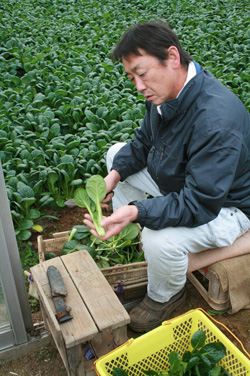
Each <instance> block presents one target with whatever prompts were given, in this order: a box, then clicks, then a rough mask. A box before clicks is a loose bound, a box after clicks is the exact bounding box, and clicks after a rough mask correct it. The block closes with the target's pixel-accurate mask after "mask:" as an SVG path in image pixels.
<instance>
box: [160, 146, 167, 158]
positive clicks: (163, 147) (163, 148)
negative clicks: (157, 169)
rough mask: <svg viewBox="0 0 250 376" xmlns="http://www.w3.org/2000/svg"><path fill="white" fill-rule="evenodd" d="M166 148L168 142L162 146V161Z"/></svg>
mask: <svg viewBox="0 0 250 376" xmlns="http://www.w3.org/2000/svg"><path fill="white" fill-rule="evenodd" d="M165 148H166V144H165V143H164V144H163V146H162V149H161V158H160V160H161V161H162V159H163V155H164V150H165Z"/></svg>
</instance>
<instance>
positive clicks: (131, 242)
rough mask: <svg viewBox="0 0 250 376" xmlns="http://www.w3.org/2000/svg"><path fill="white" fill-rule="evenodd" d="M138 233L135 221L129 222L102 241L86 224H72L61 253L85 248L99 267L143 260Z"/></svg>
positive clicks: (64, 253)
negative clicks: (119, 230)
mask: <svg viewBox="0 0 250 376" xmlns="http://www.w3.org/2000/svg"><path fill="white" fill-rule="evenodd" d="M139 233H140V229H139V227H138V226H137V225H136V224H135V223H129V224H128V225H127V226H126V227H125V228H124V229H123V230H122V231H121V232H120V233H119V234H118V235H115V236H113V237H112V238H110V239H108V240H106V241H102V240H99V239H97V238H95V237H94V236H93V235H92V234H91V232H90V228H89V227H88V226H83V225H78V226H74V227H73V228H72V229H71V231H70V232H69V239H68V241H67V242H66V243H65V244H64V246H63V249H62V254H63V255H66V254H69V253H73V252H77V251H79V250H82V249H86V250H87V251H88V252H89V254H90V255H91V256H92V257H93V259H94V260H95V262H96V264H97V265H98V266H99V267H100V268H108V267H110V266H113V265H117V264H129V263H133V262H140V261H144V253H143V251H140V250H139V243H140V242H139ZM56 256H57V255H56V254H54V253H51V252H50V253H47V254H46V255H45V257H46V259H49V258H53V257H56Z"/></svg>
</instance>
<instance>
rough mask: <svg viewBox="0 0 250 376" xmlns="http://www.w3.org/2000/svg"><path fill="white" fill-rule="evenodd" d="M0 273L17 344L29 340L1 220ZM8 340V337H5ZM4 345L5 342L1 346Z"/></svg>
mask: <svg viewBox="0 0 250 376" xmlns="http://www.w3.org/2000/svg"><path fill="white" fill-rule="evenodd" d="M0 252H1V253H0V261H1V262H0V274H1V280H2V289H3V293H4V299H5V303H6V306H7V310H8V313H9V319H10V322H11V328H12V331H13V334H14V337H15V344H16V345H19V344H21V343H24V342H27V333H26V330H25V326H24V321H23V317H22V312H21V308H20V302H19V299H18V296H17V291H16V286H15V281H14V276H13V274H12V267H11V263H10V258H9V254H8V249H7V245H6V239H5V236H4V232H3V226H2V221H1V220H0ZM5 340H6V339H5ZM1 347H2V348H3V347H4V344H2V346H1Z"/></svg>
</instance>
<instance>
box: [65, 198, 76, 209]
mask: <svg viewBox="0 0 250 376" xmlns="http://www.w3.org/2000/svg"><path fill="white" fill-rule="evenodd" d="M64 204H65V205H66V206H69V207H70V208H73V207H75V206H77V205H76V203H75V201H74V199H73V198H71V199H69V200H67V201H65V203H64Z"/></svg>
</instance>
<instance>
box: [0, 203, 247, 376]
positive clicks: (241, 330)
mask: <svg viewBox="0 0 250 376" xmlns="http://www.w3.org/2000/svg"><path fill="white" fill-rule="evenodd" d="M109 213H110V210H105V211H104V215H109ZM48 214H52V215H56V216H57V217H58V221H55V220H51V219H44V220H43V221H41V222H40V224H41V225H42V226H43V228H44V232H43V234H42V235H43V237H44V238H45V239H46V238H51V237H52V234H53V233H55V232H61V231H66V230H70V229H71V228H72V226H74V225H77V224H82V219H83V214H84V209H81V208H64V209H62V210H60V211H56V212H52V211H51V212H50V213H48ZM31 240H32V244H33V247H34V249H35V250H36V251H37V234H33V235H32V239H31ZM194 308H203V309H204V310H205V311H207V310H211V307H210V306H209V305H208V304H207V302H206V301H205V299H203V298H202V297H201V295H200V294H199V293H198V291H197V290H196V289H195V287H194V286H193V285H192V284H191V283H190V282H189V281H188V282H187V299H186V303H185V305H184V306H183V307H182V308H180V309H179V310H178V311H176V312H175V316H178V315H180V314H183V313H185V312H186V311H189V310H191V309H194ZM213 317H214V318H215V319H216V320H217V321H219V322H220V323H222V324H224V325H226V327H227V328H228V329H229V330H230V331H231V332H232V333H233V334H234V335H235V336H236V337H237V338H238V339H239V340H240V341H241V342H242V344H243V346H244V348H245V350H246V351H247V352H248V353H250V311H249V310H242V311H240V312H238V313H236V314H234V315H230V314H229V313H224V314H219V315H216V316H213ZM33 321H34V323H35V322H41V321H42V316H41V313H40V312H37V313H34V314H33ZM216 325H217V326H218V328H219V329H220V330H221V331H222V332H223V333H224V334H225V335H226V336H227V337H228V338H229V339H230V340H231V341H232V342H233V343H234V344H235V345H236V346H237V347H238V348H239V349H240V350H241V351H242V352H244V351H243V350H242V347H241V345H240V344H239V343H238V342H237V340H235V338H234V337H233V336H232V335H231V334H230V333H229V332H228V331H227V330H226V329H225V328H224V327H222V326H221V325H218V324H216ZM137 336H138V335H137V334H136V333H133V332H131V331H130V330H129V331H128V337H129V338H136V337H137ZM0 375H1V376H44V375H46V376H66V375H67V373H66V370H65V367H64V365H63V362H62V360H61V358H60V355H59V353H58V351H57V348H56V346H55V345H54V343H53V342H52V343H51V344H49V345H48V346H45V347H42V348H40V349H39V350H38V351H36V352H33V353H32V354H30V355H29V356H24V357H22V358H21V359H20V358H19V359H15V360H13V361H10V362H8V363H6V364H4V365H2V366H0Z"/></svg>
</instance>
